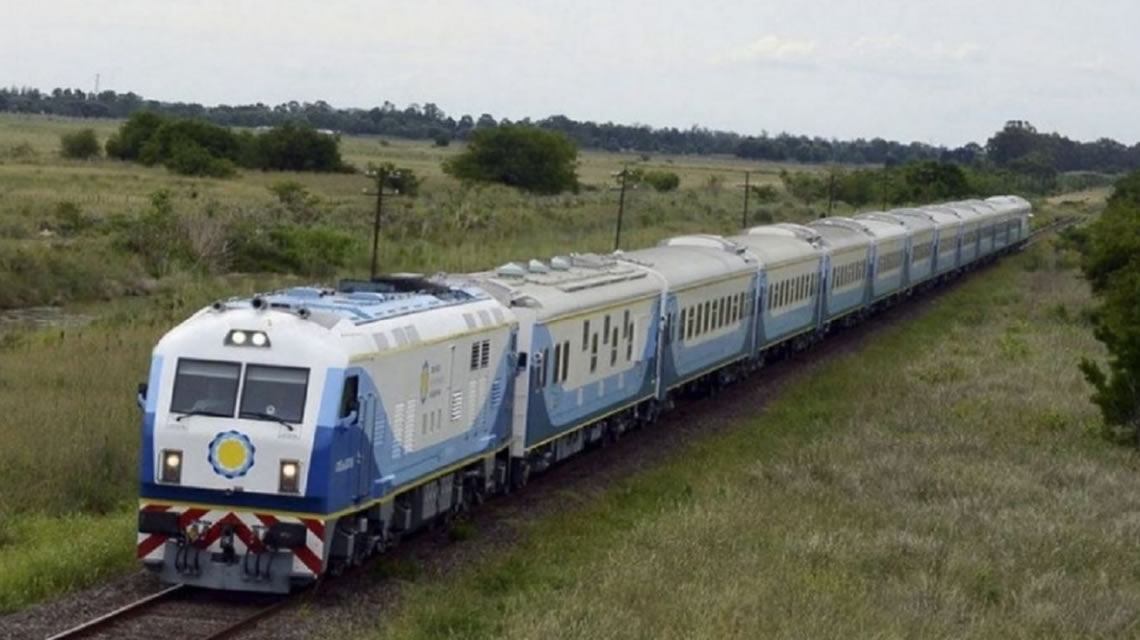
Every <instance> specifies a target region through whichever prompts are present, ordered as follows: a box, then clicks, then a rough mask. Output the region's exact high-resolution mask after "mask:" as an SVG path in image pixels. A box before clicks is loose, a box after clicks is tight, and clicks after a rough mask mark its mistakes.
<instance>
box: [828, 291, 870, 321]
mask: <svg viewBox="0 0 1140 640" xmlns="http://www.w3.org/2000/svg"><path fill="white" fill-rule="evenodd" d="M862 304H863V287H855V288H854V289H851V290H849V291H844V292H843V293H835V292H834V291H832V292H831V293H829V294H828V296H827V320H828V321H831V320H834V319H835V318H837V317H839V316H842V315H846V314H848V313H850V312H852V311H854V310H855V309H858V308H859V307H860V306H861V305H862Z"/></svg>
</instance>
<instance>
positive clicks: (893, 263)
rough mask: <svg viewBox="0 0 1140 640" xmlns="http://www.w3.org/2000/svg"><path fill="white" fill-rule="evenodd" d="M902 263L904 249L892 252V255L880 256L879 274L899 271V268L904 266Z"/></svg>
mask: <svg viewBox="0 0 1140 640" xmlns="http://www.w3.org/2000/svg"><path fill="white" fill-rule="evenodd" d="M902 263H903V250H902V249H899V250H897V251H892V252H890V253H884V254H883V255H881V256H879V273H883V272H884V271H891V270H893V269H898V268H899V267H901V266H902Z"/></svg>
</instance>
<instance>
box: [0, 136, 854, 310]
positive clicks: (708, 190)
mask: <svg viewBox="0 0 1140 640" xmlns="http://www.w3.org/2000/svg"><path fill="white" fill-rule="evenodd" d="M116 124H117V123H114V122H108V121H81V120H67V119H51V118H44V117H29V116H17V115H11V114H0V309H4V308H12V307H23V306H32V305H42V304H58V303H69V302H83V301H92V300H96V301H97V300H103V299H111V298H115V297H117V296H119V295H122V294H123V293H130V292H137V291H139V290H140V289H149V288H150V286H151V285H150V284H148V281H149V280H151V279H152V278H151V276H152V275H153V274H148V273H147V272H146V270H145V269H144V268H143V265H141V264H140V262H139V260H138V259H137V257H134V256H130V255H126V254H124V253H122V252H118V251H115V250H114V248H113V246H112V245H113V234H112V232H111V230H110V226H111V225H109V224H108V223H107V221H108V220H111V219H114V218H116V217H126V218H131V217H133V216H137V215H138V214H139V213H140V212H143V211H145V210H146V209H147V208H148V207H149V206H150V205H149V203H150V196H151V194H153V193H154V192H156V191H157V190H160V189H166V190H169V191H170V193H171V195H172V202H173V206H174V209H175V211H176V212H177V213H178V215H179V216H180V217H182V218H183V219H185V220H189V221H193V223H192V224H191V225H190V226H191V228H193V229H204V230H208V229H210V228H212V227H213V226H216V225H218V224H224V223H225V222H227V221H231V220H234V219H237V218H241V219H248V220H254V221H258V220H270V219H273V218H274V217H275V216H279V215H281V206H280V203H279V202H278V199H277V197H276V196H275V195H273V194H272V193H271V192H270V189H269V188H270V187H271V186H273V185H275V184H278V183H281V182H283V181H294V182H297V183H299V184H301V185H303V186H304V187H305V188H306V189H307V190H308V192H309V193H310V194H311V195H312V196H314V200H313V201H312V203H311V204H309V205H306V206H305V212H304V216H305V220H306V221H308V222H321V223H325V224H329V225H332V226H334V227H336V228H338V229H344V230H348V231H351V232H352V233H353V234H354V237H355V238H356V239H357V242H356V246H355V247H353V250H352V253H351V260H350V261H349V263H348V265H347V267H346V268H345V270H344V271H345V272H347V273H355V274H359V273H361V272H362V271H364V270H365V269H367V265H368V262H369V257H370V251H371V225H372V218H373V211H374V200H373V199H371V198H368V197H365V196H364V195H363V194H362V191H363V190H364V189H365V188H366V187H369V186H370V185H369V182H368V180H367V179H365V177H363V176H362V175H351V174H307V173H286V172H261V171H244V172H242V174H241V175H240V176H239V177H237V178H234V179H223V180H219V179H202V178H187V177H183V176H177V175H174V174H171V173H170V172H168V171H167V170H166V169H164V168H161V167H153V168H148V167H144V166H141V165H137V164H129V163H123V162H119V161H114V160H107V159H101V160H93V161H73V160H64V159H62V158H61V157H60V156H59V136H60V135H61V134H62V133H66V132H69V131H74V130H77V129H80V128H83V127H89V126H94V127H95V128H96V130H97V134H98V136H99V138H100V141H104V140H106V138H107V136H108V135H109V134H110V133H111V132H112V131H113V130H114V127H115V125H116ZM341 147H342V151H343V153H344V155H345V157H346V159H347V161H348V162H350V163H352V164H354V165H355V166H357V167H360V168H363V167H365V166H367V165H368V164H369V163H382V162H393V163H395V164H396V165H397V166H400V167H407V168H411V169H413V170H415V171H416V173H417V174H418V175H419V176H422V177H423V178H425V182H424V185H423V188H422V190H421V194H420V196H419V197H417V198H415V199H414V200H412V199H389V201H388V205H387V207H386V213H385V223H384V225H383V227H384V231H383V239H382V252H381V254H382V264H383V266H384V267H385V268H386V269H388V270H392V271H424V272H432V271H436V270H451V271H456V270H474V269H481V268H489V267H493V266H495V265H496V264H498V263H500V262H503V261H506V260H507V259H529V258H535V257H539V258H544V257H549V256H551V255H553V254H555V253H556V252H559V251H564V250H565V248H566V247H568V246H572V247H575V248H576V249H578V250H580V251H608V250H610V249H612V248H613V237H614V226H615V220H616V213H617V203H618V193H617V191H616V190H615V189H614V188H613V187H614V185H615V184H616V183H615V181H614V179H613V178H612V176H611V174H612V173H613V172H615V171H617V170H619V169H620V168H621V166H622V165H623V163H634V164H637V165H638V166H642V167H645V168H662V169H668V170H670V171H675V172H676V173H677V174H678V175H679V176H680V178H681V187H680V189H679V190H678V191H675V192H671V193H657V192H653V191H652V190H648V189H639V190H636V191H632V192H631V193H629V194H627V215H626V216H625V220H624V224H623V227H624V235H623V237H624V242H623V244H625V245H626V246H639V245H645V244H650V243H653V242H655V241H657V240H659V239H661V238H663V237H666V236H668V235H671V234H676V233H681V232H687V231H697V230H701V231H729V230H734V229H737V228H739V225H740V219H741V211H742V209H743V189H742V185H743V171H744V170H750V171H753V172H754V174H753V176H752V179H751V180H752V184H757V185H759V184H773V185H776V186H778V185H779V170H780V168H781V167H779V166H778V165H773V164H766V163H746V162H743V161H741V160H739V159H736V158H731V157H695V156H694V157H686V156H654V157H650V158H649V159H648V160H644V159H643V157H642V156H641V155H640V154H633V153H630V154H617V153H602V152H583V153H582V154H581V156H580V166H579V170H578V173H579V175H580V178H581V181H582V185H583V189H582V191H581V192H580V193H578V194H565V195H561V196H553V197H551V196H534V195H528V194H523V193H519V192H517V191H515V190H512V189H508V188H506V187H498V186H483V187H469V186H465V185H462V184H460V183H459V182H457V181H455V180H454V179H452V178H450V177H448V176H445V175H444V174H443V173H442V171H441V169H440V162H441V161H442V160H443V159H444V158H446V157H448V156H449V155H451V154H454V153H457V152H458V151H459V150H460V149H461V146H460V145H458V144H457V145H452V146H450V147H447V148H436V147H433V146H430V144H428V143H423V142H408V141H398V140H391V141H389V140H384V141H381V140H380V139H379V138H376V137H368V136H356V137H352V136H350V137H346V138H344V139H343V140H342V144H341ZM800 168H801V169H804V167H800ZM807 169H811V168H810V167H808V168H807ZM61 210H71V211H73V212H76V213H73V214H72V217H70V218H69V217H67V216H66V215H65V214H63V213H61ZM753 210H754V211H755V212H756V214H755V215H756V217H755V219H757V220H762V219H766V220H802V219H805V218H808V217H811V216H812V215H814V214H813V213H812V211H811V210H810V209H808V208H807V207H804V206H802V205H800V204H797V203H795V202H793V201H792V200H791V199H790V198H787V197H786V196H785V197H781V198H780V199H779V200H778V201H777V202H774V203H770V204H766V205H764V206H762V207H757V206H754V207H753ZM841 210H845V209H841ZM76 216H78V217H79V218H80V222H81V223H82V225H83V228H82V229H81V230H80V231H78V232H71V231H69V229H70V227H73V226H75V221H74V218H75V217H76ZM69 225H70V227H69ZM194 235H196V236H198V235H207V234H206V232H205V231H199V232H196V233H195V234H194ZM208 240H209V238H208V237H206V238H202V239H200V240H199V239H196V240H195V242H207V241H208ZM33 273H34V274H36V277H37V278H38V279H39V283H38V284H37V285H36V286H32V285H31V284H30V282H29V278H30V275H31V274H33Z"/></svg>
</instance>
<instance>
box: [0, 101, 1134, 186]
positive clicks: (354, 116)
mask: <svg viewBox="0 0 1140 640" xmlns="http://www.w3.org/2000/svg"><path fill="white" fill-rule="evenodd" d="M0 111H9V112H18V113H42V114H51V115H58V116H68V117H82V118H127V117H129V116H131V115H132V114H134V113H136V112H139V111H152V112H155V113H161V114H165V115H168V116H174V117H179V118H195V119H201V120H206V121H209V122H212V123H214V124H218V125H223V126H230V127H251V128H252V127H273V126H279V125H282V124H284V123H286V122H294V123H302V124H305V125H308V126H311V127H313V128H316V129H329V130H333V131H337V132H341V133H346V134H372V135H385V136H393V137H400V138H409V139H417V140H434V141H436V143H437V144H440V145H443V144H447V143H448V142H450V141H451V140H467V139H469V138H470V137H471V136H472V135H473V134H474V133H475V132H476V131H478V130H480V129H488V128H497V127H502V126H509V125H522V126H533V127H537V128H540V129H545V130H548V131H555V132H559V133H562V134H565V135H566V136H567V137H568V138H570V139H571V140H572V141H573V142H574V143H575V144H577V145H578V146H579V147H582V148H589V149H603V150H609V151H638V152H642V153H670V154H711V153H717V154H733V155H736V156H739V157H742V158H749V159H754V160H767V161H775V162H801V163H838V164H853V165H858V164H880V165H888V166H890V165H905V164H914V163H916V162H927V161H938V162H942V163H955V164H961V165H968V166H981V165H984V164H986V163H989V164H992V165H994V166H997V167H999V168H1013V169H1017V170H1018V171H1020V172H1022V173H1024V172H1027V171H1037V172H1049V171H1052V172H1067V171H1101V172H1114V171H1123V170H1128V169H1135V168H1140V144H1135V145H1132V146H1127V145H1124V144H1121V143H1119V142H1117V141H1115V140H1110V139H1101V140H1097V141H1094V142H1078V141H1074V140H1071V139H1069V138H1067V137H1065V136H1061V135H1059V134H1056V133H1050V134H1044V133H1039V132H1037V131H1036V129H1034V128H1033V127H1032V125H1029V124H1028V123H1025V122H1021V121H1010V122H1008V123H1006V126H1005V127H1004V128H1003V129H1002V130H1001V131H999V132H998V133H996V134H995V135H994V136H993V137H991V138H990V139H989V140H987V141H986V143H985V145H979V144H975V143H970V144H966V145H963V146H961V147H957V148H953V149H951V148H947V147H941V146H933V145H929V144H925V143H922V142H911V143H903V142H897V141H892V140H885V139H883V138H873V139H870V140H867V139H863V138H859V139H855V140H836V139H828V138H822V137H818V136H816V137H809V136H804V135H793V134H790V133H780V134H776V135H769V134H767V133H763V134H761V135H759V136H743V135H740V134H738V133H733V132H728V131H717V130H712V129H707V128H704V127H698V126H692V127H689V128H687V129H679V128H676V127H663V128H654V127H650V126H647V125H638V124H631V125H626V124H615V123H612V122H605V123H597V122H591V121H578V120H574V119H571V118H568V117H566V116H562V115H554V116H550V117H547V118H543V119H539V120H532V119H530V118H524V119H522V120H519V121H517V122H511V121H510V120H508V119H506V118H501V119H496V118H495V117H494V116H493V115H491V114H489V113H484V114H481V115H480V116H478V117H474V116H472V115H461V116H459V117H458V118H456V117H453V116H450V115H448V114H447V113H445V112H444V111H443V109H441V108H440V107H439V106H438V105H436V104H434V103H431V102H427V103H424V104H410V105H408V106H406V107H404V108H402V109H401V108H398V107H397V106H396V105H395V104H393V103H391V102H388V101H385V102H384V103H383V104H382V105H380V106H377V107H372V108H369V109H362V108H336V107H333V106H332V105H330V104H329V103H327V102H325V101H323V100H317V101H316V102H297V101H290V102H285V103H281V104H278V105H267V104H263V103H256V104H247V105H217V106H205V105H201V104H198V103H193V102H190V103H187V102H162V101H158V100H150V99H146V98H143V97H142V96H139V95H137V94H135V93H133V92H127V93H117V92H115V91H101V92H99V93H97V94H96V93H92V92H85V91H83V90H81V89H59V88H57V89H54V90H52V91H50V92H43V91H40V90H38V89H34V88H17V87H11V88H0Z"/></svg>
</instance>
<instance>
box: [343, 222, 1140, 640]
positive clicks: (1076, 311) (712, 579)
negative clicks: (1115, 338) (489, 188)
mask: <svg viewBox="0 0 1140 640" xmlns="http://www.w3.org/2000/svg"><path fill="white" fill-rule="evenodd" d="M1073 259H1074V258H1073V256H1071V255H1063V254H1059V253H1058V252H1057V251H1055V250H1054V248H1053V247H1052V246H1050V245H1048V244H1045V245H1043V246H1039V247H1037V248H1035V249H1033V250H1031V251H1030V252H1028V253H1027V254H1026V255H1022V256H1018V257H1016V258H1014V259H1012V260H1009V261H1008V262H1007V263H1006V264H1003V265H1000V266H998V267H996V268H993V269H991V270H989V271H986V272H984V273H980V274H978V275H976V276H974V277H972V278H971V279H970V281H969V282H967V283H965V284H963V285H961V286H960V287H958V288H956V289H954V290H953V291H950V292H948V293H946V294H944V295H942V296H941V297H940V298H939V299H938V300H937V301H935V302H933V303H931V304H928V305H925V306H924V307H923V309H922V311H921V312H920V313H919V316H918V317H917V318H916V319H913V320H909V319H908V320H905V321H902V322H898V323H896V326H894V327H892V328H891V329H889V330H887V331H880V332H878V334H877V335H875V336H873V337H871V338H869V339H868V340H867V341H866V343H865V344H864V346H862V347H861V348H858V349H857V350H855V351H853V352H850V353H846V354H844V355H840V356H838V357H835V358H833V359H832V360H830V361H829V362H827V363H826V364H824V365H822V366H817V367H813V368H812V370H811V371H810V372H807V373H804V374H802V375H800V376H797V378H796V379H795V380H794V381H793V382H792V383H791V384H789V386H788V387H787V388H786V389H785V390H783V391H782V392H780V393H778V395H777V396H776V397H775V398H774V399H773V400H771V401H770V402H769V403H768V404H767V406H765V407H764V408H763V410H761V411H758V412H757V413H756V414H755V415H754V416H753V417H750V418H745V419H742V420H740V421H739V423H738V424H735V425H733V426H731V427H729V428H728V429H727V430H726V431H724V432H722V433H720V434H718V435H715V436H713V437H709V438H706V439H704V440H701V441H697V442H695V443H693V444H692V445H691V446H688V447H687V448H685V449H684V450H683V451H681V452H679V453H678V454H676V455H675V456H674V457H673V458H671V459H670V460H669V461H667V462H665V463H663V464H661V465H659V466H657V467H655V468H652V469H649V470H646V471H643V472H640V473H638V474H636V475H635V476H633V477H632V478H630V479H628V480H627V481H623V482H621V483H619V484H618V485H617V486H614V487H612V488H611V489H609V490H607V491H606V492H605V493H604V495H602V496H601V497H600V498H598V499H575V498H574V494H575V491H574V488H573V486H568V487H566V488H565V494H564V495H566V496H568V497H569V498H570V499H568V500H567V503H566V504H565V505H563V508H561V509H557V510H552V511H551V512H550V513H548V514H547V515H545V516H543V517H541V518H537V519H535V520H534V521H528V522H526V523H525V524H523V525H521V527H522V529H523V534H522V536H521V539H520V540H519V541H518V542H516V543H515V544H514V545H512V547H511V548H510V550H508V551H504V552H501V553H494V554H491V555H490V556H488V557H486V558H485V559H484V560H482V561H479V562H477V563H476V566H474V567H472V568H470V569H467V570H464V571H461V572H459V575H455V574H454V573H452V574H449V575H446V576H432V575H426V576H420V577H419V578H414V579H412V581H411V582H410V583H409V584H408V585H407V587H406V591H405V592H404V593H403V594H402V598H401V599H402V601H403V602H404V604H403V605H402V606H401V607H400V608H399V609H398V611H397V613H396V614H395V617H394V618H392V617H391V614H386V616H385V618H384V619H376V620H371V621H368V622H363V623H360V624H359V625H358V626H354V627H351V628H349V629H347V630H346V632H347V633H349V634H351V635H355V636H356V637H361V638H369V637H377V638H399V639H410V638H425V639H426V638H538V637H559V638H648V637H652V638H756V637H793V638H840V637H842V638H863V637H876V638H940V637H955V638H961V637H967V638H1012V637H1021V638H1040V637H1135V634H1136V628H1137V624H1140V604H1137V603H1138V602H1140V580H1138V578H1137V576H1140V557H1138V556H1137V554H1136V549H1135V541H1136V539H1137V536H1138V535H1140V518H1138V517H1137V513H1138V511H1137V502H1136V496H1137V495H1140V476H1138V475H1137V474H1136V469H1137V461H1136V456H1135V453H1134V452H1132V451H1129V450H1123V449H1120V448H1118V447H1116V446H1114V445H1112V444H1110V443H1108V442H1106V441H1105V440H1103V439H1102V438H1101V437H1100V435H1099V429H1100V418H1099V414H1098V413H1097V411H1096V410H1095V408H1094V407H1093V406H1092V405H1091V404H1090V403H1089V402H1088V400H1087V396H1088V388H1087V387H1086V385H1085V383H1084V381H1083V379H1082V377H1081V375H1080V373H1079V372H1078V370H1077V367H1076V363H1077V361H1078V360H1079V359H1080V358H1081V357H1082V356H1093V357H1101V356H1102V355H1103V352H1102V349H1101V347H1100V345H1099V344H1098V343H1097V342H1096V341H1095V340H1094V339H1093V337H1092V335H1091V331H1090V328H1089V326H1088V324H1087V323H1086V321H1085V320H1084V319H1083V318H1084V316H1083V315H1082V314H1083V312H1084V311H1085V310H1086V309H1087V308H1088V306H1089V304H1090V298H1089V294H1088V291H1087V288H1086V286H1085V284H1084V283H1083V281H1081V280H1080V279H1079V277H1078V276H1077V275H1076V274H1075V273H1074V271H1073V270H1072V261H1073ZM473 544H478V542H476V543H473ZM370 625H374V626H371V627H370ZM370 628H371V629H375V628H379V629H382V631H381V632H380V633H376V632H375V631H373V630H370Z"/></svg>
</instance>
